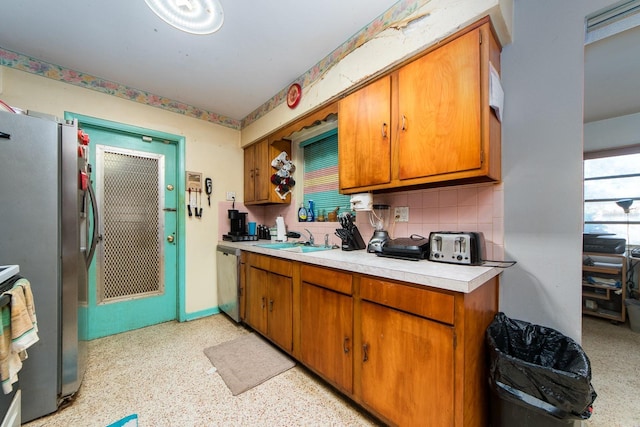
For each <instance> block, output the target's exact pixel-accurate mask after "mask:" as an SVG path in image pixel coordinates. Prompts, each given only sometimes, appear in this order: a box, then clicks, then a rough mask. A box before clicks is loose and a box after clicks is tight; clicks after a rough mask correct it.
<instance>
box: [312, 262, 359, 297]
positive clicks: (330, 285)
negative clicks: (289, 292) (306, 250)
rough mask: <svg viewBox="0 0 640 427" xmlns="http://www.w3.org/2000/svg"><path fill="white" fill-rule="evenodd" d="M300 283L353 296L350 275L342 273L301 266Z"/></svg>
mask: <svg viewBox="0 0 640 427" xmlns="http://www.w3.org/2000/svg"><path fill="white" fill-rule="evenodd" d="M302 281H303V282H308V283H312V284H314V285H317V286H321V287H323V288H327V289H331V290H332V291H336V292H340V293H342V294H346V295H352V294H353V278H352V276H351V274H350V273H342V272H339V271H335V270H329V269H327V268H323V267H315V266H312V265H307V264H303V265H302Z"/></svg>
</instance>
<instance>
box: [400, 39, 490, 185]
mask: <svg viewBox="0 0 640 427" xmlns="http://www.w3.org/2000/svg"><path fill="white" fill-rule="evenodd" d="M480 101H481V96H480V31H479V30H474V31H471V32H469V33H467V34H465V35H463V36H461V37H459V38H457V39H455V40H453V41H451V42H449V43H447V44H446V45H444V46H442V47H441V48H439V49H436V50H434V51H432V52H430V53H428V54H427V55H425V56H423V57H422V58H420V59H418V60H416V61H414V62H412V63H410V64H408V65H406V66H405V67H403V68H401V69H400V70H399V72H398V105H399V109H398V113H399V115H400V117H399V123H400V130H399V132H398V163H399V176H398V178H399V179H401V180H405V179H411V178H421V177H426V176H432V175H439V174H446V173H451V172H458V171H466V170H472V169H479V168H480V167H481V166H482V158H481V152H482V149H483V147H482V138H481V123H480V119H481V117H480V116H481V115H480V110H481V104H480Z"/></svg>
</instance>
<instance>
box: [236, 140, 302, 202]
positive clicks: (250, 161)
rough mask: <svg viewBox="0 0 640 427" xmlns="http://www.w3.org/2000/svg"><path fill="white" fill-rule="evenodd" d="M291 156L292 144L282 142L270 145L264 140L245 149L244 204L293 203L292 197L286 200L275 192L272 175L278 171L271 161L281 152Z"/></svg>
mask: <svg viewBox="0 0 640 427" xmlns="http://www.w3.org/2000/svg"><path fill="white" fill-rule="evenodd" d="M283 151H284V152H286V153H287V154H288V155H289V156H290V155H291V142H290V141H286V140H282V141H275V142H273V143H270V142H269V140H268V139H263V140H262V141H259V142H257V143H255V144H253V145H250V146H248V147H247V148H245V149H244V203H245V204H246V205H256V204H274V203H291V196H290V195H287V197H286V198H285V199H282V198H280V196H279V195H278V194H277V193H276V192H275V185H274V184H273V183H272V182H271V175H273V174H274V173H276V172H277V169H275V168H273V167H272V166H271V161H272V160H273V159H274V158H276V157H277V156H278V155H279V154H280V153H281V152H283Z"/></svg>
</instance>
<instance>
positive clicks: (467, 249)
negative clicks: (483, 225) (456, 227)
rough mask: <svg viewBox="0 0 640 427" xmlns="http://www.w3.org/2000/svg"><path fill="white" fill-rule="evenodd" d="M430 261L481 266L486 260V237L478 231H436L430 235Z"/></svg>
mask: <svg viewBox="0 0 640 427" xmlns="http://www.w3.org/2000/svg"><path fill="white" fill-rule="evenodd" d="M429 260H430V261H438V262H449V263H453V264H465V265H480V264H482V262H483V260H484V235H483V234H482V233H481V232H477V231H470V232H466V231H434V232H431V233H430V234H429Z"/></svg>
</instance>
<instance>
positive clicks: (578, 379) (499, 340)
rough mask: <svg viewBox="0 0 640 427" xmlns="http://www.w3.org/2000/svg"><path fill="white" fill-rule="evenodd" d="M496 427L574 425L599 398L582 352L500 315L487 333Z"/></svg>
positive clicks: (559, 338) (549, 333)
mask: <svg viewBox="0 0 640 427" xmlns="http://www.w3.org/2000/svg"><path fill="white" fill-rule="evenodd" d="M485 338H486V342H487V347H488V351H489V357H488V360H489V385H490V388H491V395H492V396H491V425H492V426H493V427H499V426H504V427H511V426H519V427H554V426H568V425H572V424H573V423H574V422H575V421H576V420H585V419H587V418H589V417H590V416H591V411H592V404H593V401H594V400H595V398H596V396H597V395H596V392H595V391H594V389H593V387H592V385H591V364H590V362H589V358H588V357H587V355H586V354H585V352H584V350H583V349H582V347H581V346H580V345H579V344H578V343H577V342H575V341H574V340H572V339H571V338H569V337H567V336H565V335H563V334H561V333H560V332H558V331H556V330H555V329H551V328H547V327H544V326H539V325H533V324H531V323H528V322H525V321H522V320H515V319H510V318H509V317H507V316H506V315H505V314H504V313H498V314H496V316H495V318H494V319H493V322H492V323H491V324H490V325H489V327H488V328H487V332H486V337H485Z"/></svg>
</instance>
